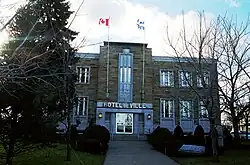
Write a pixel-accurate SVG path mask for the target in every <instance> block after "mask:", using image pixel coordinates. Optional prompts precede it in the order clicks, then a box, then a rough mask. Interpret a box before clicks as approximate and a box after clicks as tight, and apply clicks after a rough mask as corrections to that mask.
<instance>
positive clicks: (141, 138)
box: [111, 134, 147, 141]
mask: <svg viewBox="0 0 250 165" xmlns="http://www.w3.org/2000/svg"><path fill="white" fill-rule="evenodd" d="M111 140H112V141H146V140H147V136H146V135H124V134H123V135H119V134H118V135H117V134H114V135H111Z"/></svg>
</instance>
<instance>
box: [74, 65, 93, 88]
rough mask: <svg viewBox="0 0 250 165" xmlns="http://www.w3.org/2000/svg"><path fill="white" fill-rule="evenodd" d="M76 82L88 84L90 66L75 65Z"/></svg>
mask: <svg viewBox="0 0 250 165" xmlns="http://www.w3.org/2000/svg"><path fill="white" fill-rule="evenodd" d="M76 72H77V82H79V83H83V84H88V83H89V82H90V67H88V66H86V67H76Z"/></svg>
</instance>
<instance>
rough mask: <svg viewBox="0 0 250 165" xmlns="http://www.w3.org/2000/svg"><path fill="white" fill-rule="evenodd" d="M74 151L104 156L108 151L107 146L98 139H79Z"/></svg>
mask: <svg viewBox="0 0 250 165" xmlns="http://www.w3.org/2000/svg"><path fill="white" fill-rule="evenodd" d="M76 150H77V151H82V152H87V153H90V154H105V153H106V152H107V150H108V144H107V143H103V142H101V141H100V140H98V139H81V140H79V141H78V144H77V148H76Z"/></svg>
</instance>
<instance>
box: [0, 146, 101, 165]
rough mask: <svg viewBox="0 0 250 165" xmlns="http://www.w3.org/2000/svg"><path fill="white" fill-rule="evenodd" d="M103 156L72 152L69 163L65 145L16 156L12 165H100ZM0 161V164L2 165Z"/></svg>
mask: <svg viewBox="0 0 250 165" xmlns="http://www.w3.org/2000/svg"><path fill="white" fill-rule="evenodd" d="M0 150H1V149H0ZM104 158H105V156H104V155H91V154H87V153H83V152H74V151H72V159H71V161H65V159H66V145H58V146H57V147H55V148H43V149H37V150H32V151H30V152H28V153H25V154H22V155H19V156H17V157H16V158H15V159H14V161H13V164H14V165H102V164H103V161H104ZM3 162H4V161H3V160H0V164H3Z"/></svg>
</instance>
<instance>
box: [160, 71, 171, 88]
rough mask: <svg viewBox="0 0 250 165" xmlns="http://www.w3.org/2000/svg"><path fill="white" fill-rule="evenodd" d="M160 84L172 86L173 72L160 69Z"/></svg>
mask: <svg viewBox="0 0 250 165" xmlns="http://www.w3.org/2000/svg"><path fill="white" fill-rule="evenodd" d="M160 86H168V87H173V86H174V72H173V71H170V70H164V69H162V70H161V71H160Z"/></svg>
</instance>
